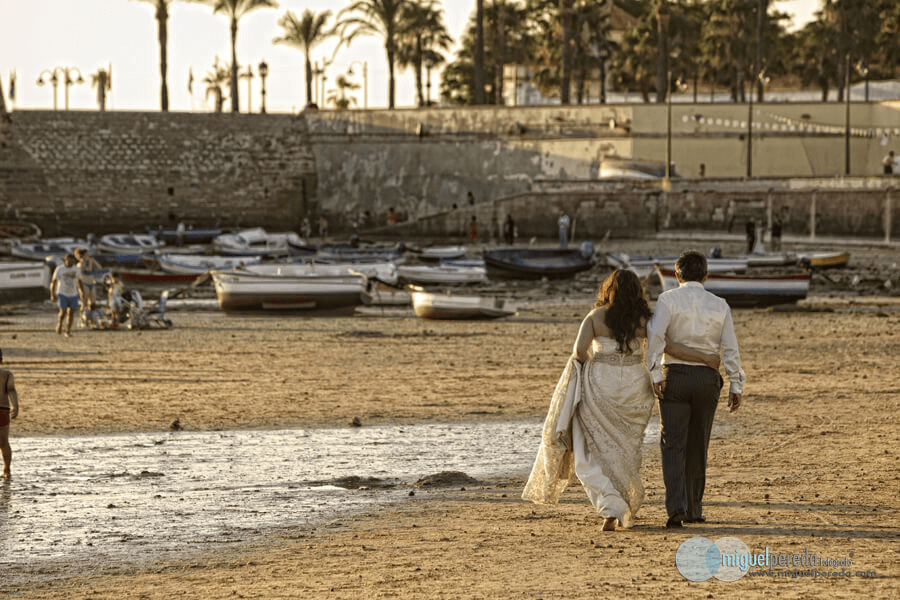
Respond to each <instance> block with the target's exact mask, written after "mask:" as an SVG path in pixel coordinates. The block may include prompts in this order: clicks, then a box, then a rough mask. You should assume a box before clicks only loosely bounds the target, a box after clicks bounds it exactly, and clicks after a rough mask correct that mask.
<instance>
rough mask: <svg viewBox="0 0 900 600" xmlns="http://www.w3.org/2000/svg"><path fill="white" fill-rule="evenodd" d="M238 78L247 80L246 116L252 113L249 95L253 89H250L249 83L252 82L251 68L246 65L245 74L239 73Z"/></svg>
mask: <svg viewBox="0 0 900 600" xmlns="http://www.w3.org/2000/svg"><path fill="white" fill-rule="evenodd" d="M238 77H239V78H240V79H246V80H247V113H248V114H249V113H252V112H253V108H252V104H253V96H252V95H251V94H252V92H253V89H252V86H251V83H252V81H253V67H251V66H250V65H247V70H246V71H245V72H243V73H241V74H240V75H238Z"/></svg>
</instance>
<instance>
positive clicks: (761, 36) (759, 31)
mask: <svg viewBox="0 0 900 600" xmlns="http://www.w3.org/2000/svg"><path fill="white" fill-rule="evenodd" d="M757 10H758V11H759V14H758V15H757V17H758V18H757V20H756V63H755V65H754V67H753V81H754V82H755V85H756V100H757V102H763V99H764V96H765V90H764V89H763V83H762V81H760V79H759V74H760V73H761V72H762V70H763V61H764V60H765V56H766V53H765V43H766V23H767V22H768V12H769V0H759V5H758V7H757Z"/></svg>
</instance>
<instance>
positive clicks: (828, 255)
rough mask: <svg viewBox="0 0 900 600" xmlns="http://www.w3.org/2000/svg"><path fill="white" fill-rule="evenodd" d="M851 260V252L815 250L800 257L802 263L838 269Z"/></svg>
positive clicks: (817, 267)
mask: <svg viewBox="0 0 900 600" xmlns="http://www.w3.org/2000/svg"><path fill="white" fill-rule="evenodd" d="M849 262H850V253H849V252H815V253H813V254H807V255H804V256H801V257H800V263H801V264H802V265H804V266H806V267H809V268H813V269H837V268H840V267H846V266H847V263H849Z"/></svg>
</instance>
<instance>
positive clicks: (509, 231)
mask: <svg viewBox="0 0 900 600" xmlns="http://www.w3.org/2000/svg"><path fill="white" fill-rule="evenodd" d="M503 239H504V240H505V241H506V243H507V244H509V245H510V246H512V245H513V244H514V243H515V242H516V222H515V221H513V218H512V214H509V213H507V215H506V220H505V221H503Z"/></svg>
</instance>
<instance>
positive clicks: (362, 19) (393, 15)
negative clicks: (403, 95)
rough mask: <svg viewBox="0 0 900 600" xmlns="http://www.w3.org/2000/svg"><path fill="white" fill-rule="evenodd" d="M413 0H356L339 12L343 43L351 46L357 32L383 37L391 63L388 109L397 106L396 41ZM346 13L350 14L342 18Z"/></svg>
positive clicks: (389, 69)
mask: <svg viewBox="0 0 900 600" xmlns="http://www.w3.org/2000/svg"><path fill="white" fill-rule="evenodd" d="M409 2H410V0H356V2H354V3H353V4H351V5H350V6H348V7H347V8H345V9H343V10H342V11H341V12H339V13H338V16H337V18H338V21H339V24H338V27H340V30H341V44H347V45H348V46H349V45H350V43H351V42H352V41H353V38H355V37H356V36H358V35H374V36H379V37H381V38H383V39H384V50H385V53H386V55H387V63H388V108H394V105H395V96H396V89H395V88H396V82H395V77H394V67H395V64H396V54H397V41H398V39H399V37H400V35H401V34H402V33H403V20H402V15H403V10H404V7H405V6H406V5H407V4H408V3H409ZM344 15H349V16H348V17H347V18H344V19H342V17H343V16H344Z"/></svg>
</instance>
